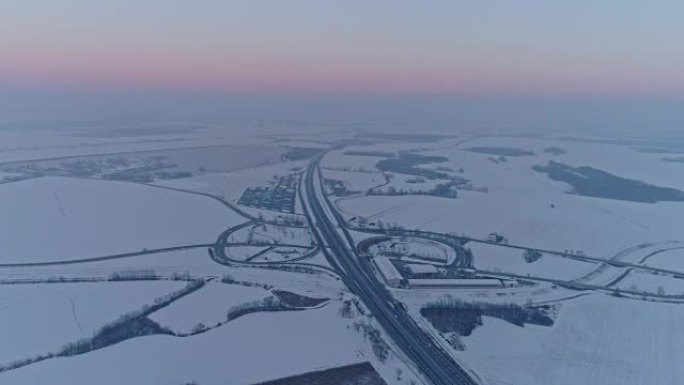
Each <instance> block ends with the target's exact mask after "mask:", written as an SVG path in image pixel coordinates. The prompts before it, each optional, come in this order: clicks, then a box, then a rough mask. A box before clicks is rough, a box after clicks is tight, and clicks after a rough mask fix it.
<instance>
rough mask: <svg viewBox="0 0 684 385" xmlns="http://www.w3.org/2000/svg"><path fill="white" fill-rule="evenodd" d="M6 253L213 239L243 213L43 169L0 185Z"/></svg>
mask: <svg viewBox="0 0 684 385" xmlns="http://www.w3.org/2000/svg"><path fill="white" fill-rule="evenodd" d="M0 212H1V213H2V215H1V216H0V261H1V262H2V263H22V262H38V261H40V262H42V261H59V260H70V259H81V258H91V257H98V256H104V255H110V254H117V253H125V252H134V251H140V250H142V249H144V248H147V249H154V248H164V247H170V246H181V245H187V244H198V243H211V242H214V241H216V238H217V237H218V235H219V234H220V233H221V232H222V231H223V230H225V229H226V228H228V227H230V226H232V225H235V224H237V223H240V222H241V221H242V218H241V217H240V216H238V215H237V214H236V213H234V212H233V211H231V210H230V209H229V208H227V207H225V206H223V205H222V204H220V203H219V202H217V201H214V200H212V199H210V198H206V197H202V196H198V195H192V194H186V193H182V192H176V191H170V190H165V189H159V188H154V187H149V186H144V185H138V184H133V183H125V182H106V181H98V180H85V179H73V178H57V177H45V178H38V179H31V180H27V181H22V182H16V183H10V184H4V185H0Z"/></svg>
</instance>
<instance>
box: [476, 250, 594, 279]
mask: <svg viewBox="0 0 684 385" xmlns="http://www.w3.org/2000/svg"><path fill="white" fill-rule="evenodd" d="M466 247H469V248H470V249H471V250H472V252H473V260H474V265H475V268H476V269H479V270H487V271H493V272H503V273H512V274H518V275H528V274H529V275H530V276H532V277H543V278H554V279H562V280H572V279H575V278H579V277H581V276H583V275H584V274H586V273H589V272H591V271H592V270H593V269H595V268H596V267H597V266H598V265H597V264H596V263H590V262H582V261H577V260H574V259H569V258H563V257H558V256H555V255H544V256H542V257H541V259H539V260H537V261H535V262H532V263H527V262H525V260H524V258H523V250H518V249H511V248H507V247H500V246H494V245H488V244H483V243H475V242H471V243H469V244H467V246H466Z"/></svg>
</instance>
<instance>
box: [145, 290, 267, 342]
mask: <svg viewBox="0 0 684 385" xmlns="http://www.w3.org/2000/svg"><path fill="white" fill-rule="evenodd" d="M271 296H272V294H271V292H270V291H268V290H264V289H262V288H259V287H247V286H241V285H229V284H225V283H219V282H209V283H207V284H206V285H205V286H204V287H203V288H201V289H200V290H198V291H196V292H194V293H192V294H190V295H187V296H185V297H183V298H181V299H179V300H178V301H176V302H174V303H173V304H171V305H170V306H167V307H165V308H162V309H161V310H158V311H156V312H154V313H152V314H151V315H150V316H149V318H150V319H151V320H152V321H155V322H157V323H158V324H159V325H161V326H166V327H168V328H169V329H171V330H173V331H174V332H177V333H190V332H191V331H192V329H193V328H194V327H195V326H196V325H197V324H198V323H202V324H204V325H205V326H207V327H211V326H214V325H215V324H216V323H218V322H222V321H225V320H226V313H227V312H228V310H229V309H230V308H232V307H234V306H237V305H241V304H245V303H249V302H252V301H258V300H261V299H264V298H267V297H271Z"/></svg>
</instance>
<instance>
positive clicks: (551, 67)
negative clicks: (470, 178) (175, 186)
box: [0, 0, 684, 130]
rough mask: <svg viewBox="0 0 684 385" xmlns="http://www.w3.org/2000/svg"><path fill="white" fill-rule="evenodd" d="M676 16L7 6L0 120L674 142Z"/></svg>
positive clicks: (560, 8) (635, 9)
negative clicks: (312, 125) (452, 128)
mask: <svg viewBox="0 0 684 385" xmlns="http://www.w3.org/2000/svg"><path fill="white" fill-rule="evenodd" d="M682 16H684V4H683V3H681V2H679V1H674V0H667V1H663V2H659V3H658V6H654V5H647V4H645V3H643V2H641V1H635V0H629V1H618V0H608V1H603V2H593V1H586V0H582V1H579V2H546V1H539V0H537V1H533V0H523V1H517V2H511V1H494V2H486V3H478V2H464V1H430V2H428V3H425V2H420V3H418V2H413V1H404V0H400V1H388V0H382V1H372V2H367V1H361V0H352V1H345V2H321V1H312V0H296V1H275V0H258V1H242V0H240V1H229V2H214V1H209V0H198V1H192V2H185V1H161V0H138V1H132V0H127V1H114V0H101V1H97V2H93V1H89V0H50V1H48V0H24V1H12V2H3V3H2V4H0V21H1V22H0V46H1V47H2V60H0V101H2V103H1V105H2V106H0V115H1V116H2V118H0V121H2V122H16V121H25V120H28V121H33V120H39V121H40V120H49V119H70V120H75V119H76V120H78V119H111V118H141V119H142V118H147V119H149V118H152V117H156V118H161V119H164V118H179V117H181V118H182V117H187V118H189V119H197V118H200V117H203V118H205V119H223V118H225V117H226V116H231V117H233V118H234V117H235V115H239V116H241V117H244V118H245V119H247V118H250V117H252V116H253V115H254V114H257V113H258V114H261V115H262V116H264V115H265V119H267V120H268V119H306V118H307V117H308V118H312V119H315V118H318V117H323V119H328V120H330V119H332V120H340V119H343V118H344V117H352V119H371V120H373V119H376V120H377V119H381V120H382V119H386V120H387V121H405V120H406V119H409V118H411V119H416V120H422V121H430V120H432V121H438V122H440V121H448V122H452V121H454V122H458V123H464V124H474V125H475V128H477V126H487V125H496V124H502V123H504V122H511V120H513V121H514V122H513V123H512V124H513V125H517V126H524V125H525V124H531V125H532V126H535V127H537V128H540V127H545V126H548V125H555V124H559V123H560V122H566V123H567V122H568V119H569V120H571V121H573V122H577V121H579V122H580V123H579V126H587V125H592V126H603V127H604V126H606V125H608V126H615V125H620V124H622V123H624V124H626V125H627V126H629V127H628V128H630V127H631V128H634V129H641V128H643V127H644V125H652V126H655V127H657V128H662V129H665V130H674V129H676V128H677V127H681V124H682V121H681V118H679V117H678V116H679V114H678V113H677V110H678V108H677V106H678V105H680V103H681V101H682V100H684V50H682V49H681V44H678V42H677V37H679V36H684V24H682V23H681V19H682ZM540 103H541V104H540ZM454 106H456V107H454ZM540 108H541V109H545V111H542V112H539V111H537V110H539V109H540ZM492 109H493V110H492ZM535 111H537V112H535ZM622 112H624V113H626V114H627V116H626V117H624V118H616V117H615V115H616V114H618V115H619V114H620V113H622ZM387 117H391V119H389V118H387ZM493 117H496V119H494V118H493ZM652 119H655V120H656V121H655V122H653V121H651V120H652ZM649 122H650V123H654V124H649Z"/></svg>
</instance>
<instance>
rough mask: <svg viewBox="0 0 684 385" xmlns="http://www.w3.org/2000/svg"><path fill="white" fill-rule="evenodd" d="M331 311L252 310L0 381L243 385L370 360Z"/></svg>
mask: <svg viewBox="0 0 684 385" xmlns="http://www.w3.org/2000/svg"><path fill="white" fill-rule="evenodd" d="M337 311H338V307H337V306H332V305H329V306H326V307H324V308H322V309H318V310H310V311H295V312H279V313H270V314H267V313H256V314H251V315H248V316H245V317H241V318H238V319H236V320H235V321H233V322H230V323H228V324H226V325H224V326H222V327H219V328H216V329H213V330H211V331H209V332H207V333H203V334H199V335H196V336H193V337H187V338H177V337H169V336H148V337H142V338H135V339H132V340H128V341H125V342H122V343H119V344H117V345H114V346H111V347H110V348H107V349H104V350H98V351H95V352H92V353H89V354H85V355H81V356H76V357H72V358H59V359H52V360H48V361H44V362H41V363H38V364H35V365H31V366H28V367H24V368H21V369H18V370H15V371H11V372H8V373H5V374H3V375H2V376H0V384H3V385H4V384H12V385H24V384H25V385H29V384H36V383H45V382H51V383H79V384H89V383H90V384H92V383H98V384H102V385H107V384H111V385H119V384H182V383H186V382H190V381H197V382H198V383H200V384H202V385H224V384H226V383H229V384H234V385H247V384H253V383H256V382H260V381H265V380H270V379H275V378H279V377H284V376H288V375H294V374H299V373H302V372H307V371H312V370H316V369H321V368H328V367H334V366H339V365H345V364H350V363H354V362H360V361H366V360H369V359H371V358H370V357H369V354H372V353H371V352H370V349H369V348H365V343H364V341H363V337H362V336H361V335H359V334H358V333H356V332H355V331H354V330H353V329H348V328H347V325H348V323H349V321H348V320H344V319H342V318H340V317H339V316H338V314H337ZM112 363H116V364H115V365H113V364H112ZM263 363H268V364H267V365H264V364H263Z"/></svg>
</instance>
